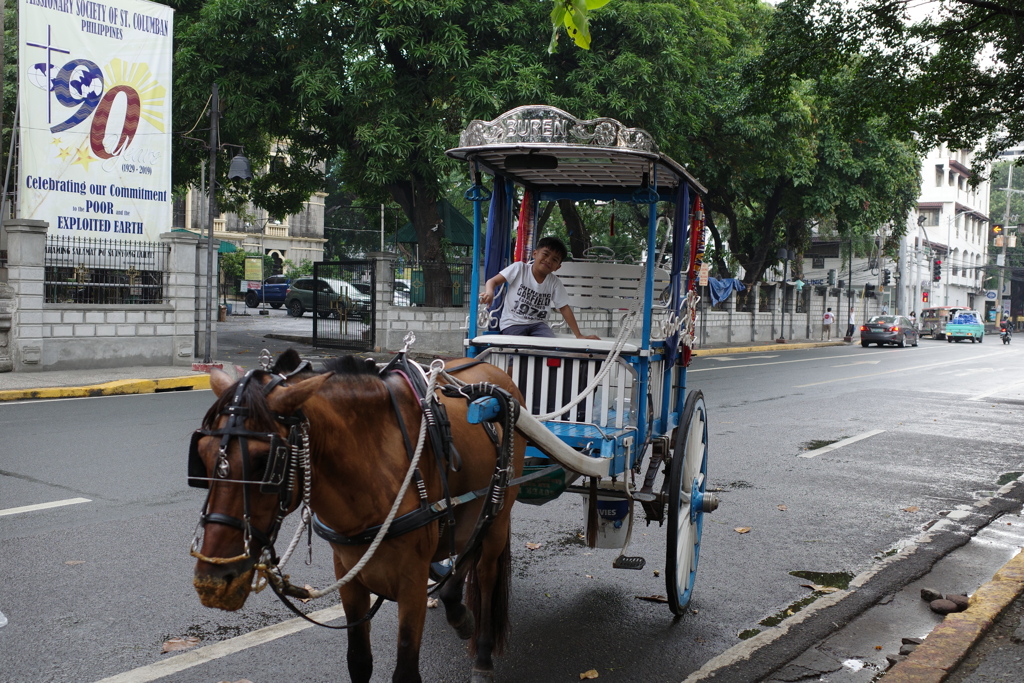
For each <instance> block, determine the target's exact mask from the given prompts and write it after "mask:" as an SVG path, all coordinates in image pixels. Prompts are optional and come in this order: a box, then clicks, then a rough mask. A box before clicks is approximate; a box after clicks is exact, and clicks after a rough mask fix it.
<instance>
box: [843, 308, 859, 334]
mask: <svg viewBox="0 0 1024 683" xmlns="http://www.w3.org/2000/svg"><path fill="white" fill-rule="evenodd" d="M856 326H857V319H856V318H855V317H854V315H853V309H852V308H851V309H850V322H849V323H848V324H847V325H846V336H847V337H852V336H853V328H854V327H856Z"/></svg>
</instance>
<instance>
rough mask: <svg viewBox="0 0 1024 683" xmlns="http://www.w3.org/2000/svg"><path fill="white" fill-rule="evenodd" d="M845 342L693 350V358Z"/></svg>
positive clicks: (844, 343)
mask: <svg viewBox="0 0 1024 683" xmlns="http://www.w3.org/2000/svg"><path fill="white" fill-rule="evenodd" d="M848 344H849V342H845V341H822V342H795V343H792V342H786V343H785V344H759V345H757V346H728V347H724V348H720V349H694V350H693V355H694V356H721V355H724V354H726V353H753V352H756V351H765V350H769V349H771V350H775V351H796V350H798V349H817V348H821V347H824V346H847V345H848Z"/></svg>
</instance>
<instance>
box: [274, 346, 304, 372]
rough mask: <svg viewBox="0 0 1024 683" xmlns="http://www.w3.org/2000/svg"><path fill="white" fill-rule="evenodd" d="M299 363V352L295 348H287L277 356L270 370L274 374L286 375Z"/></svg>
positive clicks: (300, 360)
mask: <svg viewBox="0 0 1024 683" xmlns="http://www.w3.org/2000/svg"><path fill="white" fill-rule="evenodd" d="M301 363H302V358H301V357H300V356H299V352H298V351H296V350H295V349H288V350H287V351H285V352H284V353H282V354H281V355H280V356H278V357H277V362H275V363H274V367H272V368H271V369H270V371H271V372H273V373H274V374H275V375H287V374H288V373H289V372H292V371H293V370H294V369H295V368H297V367H299V364H301Z"/></svg>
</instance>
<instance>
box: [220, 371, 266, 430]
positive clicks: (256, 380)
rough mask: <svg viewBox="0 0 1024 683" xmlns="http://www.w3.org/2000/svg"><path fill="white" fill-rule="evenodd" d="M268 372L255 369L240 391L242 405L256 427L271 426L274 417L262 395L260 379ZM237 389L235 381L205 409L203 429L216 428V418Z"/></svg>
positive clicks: (229, 403)
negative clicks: (246, 409)
mask: <svg viewBox="0 0 1024 683" xmlns="http://www.w3.org/2000/svg"><path fill="white" fill-rule="evenodd" d="M269 374H270V373H268V372H266V371H264V370H257V371H255V372H254V373H253V374H252V377H251V378H250V379H249V382H248V384H246V385H245V389H244V390H243V392H242V405H244V406H246V407H247V408H248V409H249V419H251V420H253V421H254V423H255V424H256V425H258V427H257V428H266V429H268V430H269V429H272V428H273V425H274V422H275V417H274V413H273V412H271V410H270V407H269V406H268V405H267V398H266V396H264V395H263V382H262V381H261V380H262V379H263V378H264V377H266V376H267V375H269ZM239 381H241V380H239ZM237 390H238V382H235V383H234V384H232V385H231V386H230V387H228V389H227V390H226V391H225V392H224V393H222V394H221V395H220V396H219V397H217V400H216V401H214V402H213V405H212V406H210V409H209V410H207V411H206V416H205V417H203V429H216V428H217V421H218V418H219V417H220V415H221V413H223V412H224V409H225V408H227V407H228V406H229V405H231V401H232V399H234V397H235V391H237Z"/></svg>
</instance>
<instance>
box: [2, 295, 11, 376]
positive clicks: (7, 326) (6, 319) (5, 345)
mask: <svg viewBox="0 0 1024 683" xmlns="http://www.w3.org/2000/svg"><path fill="white" fill-rule="evenodd" d="M13 314H14V288H13V287H11V286H10V285H9V284H7V283H6V282H0V372H10V371H11V370H13V369H14V359H13V358H12V357H11V320H12V317H13Z"/></svg>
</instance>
